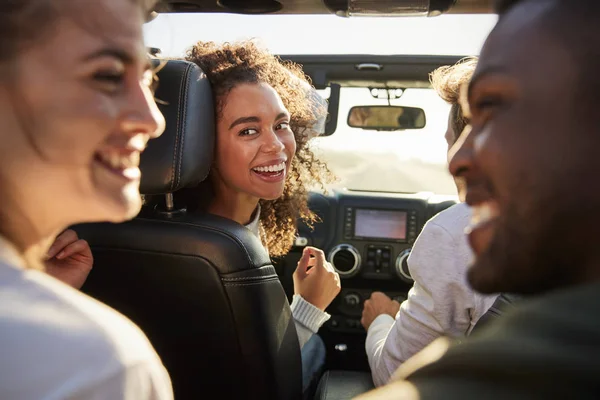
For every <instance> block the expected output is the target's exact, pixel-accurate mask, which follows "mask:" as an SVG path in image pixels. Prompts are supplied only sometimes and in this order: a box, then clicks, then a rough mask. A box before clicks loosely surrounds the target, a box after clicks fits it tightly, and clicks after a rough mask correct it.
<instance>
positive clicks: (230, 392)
mask: <svg viewBox="0 0 600 400" xmlns="http://www.w3.org/2000/svg"><path fill="white" fill-rule="evenodd" d="M159 80H160V86H159V89H158V91H157V93H156V97H157V99H159V100H160V102H159V107H160V108H161V111H162V112H163V114H164V115H165V118H166V120H167V130H166V131H165V133H164V134H163V135H162V136H161V137H160V138H158V139H155V140H153V141H151V142H150V143H149V146H148V149H147V150H146V152H144V154H143V155H142V162H141V169H142V184H141V191H142V193H144V194H146V195H155V196H158V197H159V198H165V199H166V200H167V201H166V202H158V203H164V204H166V206H146V207H144V209H143V210H142V213H141V214H140V215H139V216H138V217H137V218H135V219H134V220H132V221H130V222H127V223H123V224H118V225H115V224H108V223H107V224H87V225H81V226H79V227H76V230H77V231H78V233H79V234H80V236H81V237H82V238H84V239H86V240H87V241H88V242H89V243H90V246H91V247H92V251H93V253H94V258H95V263H94V268H93V270H92V273H91V274H90V276H89V278H88V280H87V282H86V284H85V286H84V288H83V291H85V292H86V293H88V294H89V295H91V296H93V297H95V298H97V299H99V300H100V301H103V302H105V303H106V304H108V305H110V306H112V307H114V308H115V309H117V310H119V311H120V312H122V313H123V314H125V315H127V316H128V317H129V318H130V319H131V320H133V321H134V322H135V323H137V324H138V325H139V326H140V328H141V329H142V330H143V331H144V332H145V333H146V335H147V336H148V338H149V339H150V341H151V342H152V344H153V345H154V347H155V349H156V351H157V352H158V354H159V355H160V357H161V358H162V360H163V362H164V364H165V366H166V368H167V370H168V371H169V374H170V376H171V379H172V382H173V388H174V391H175V397H176V398H177V399H199V398H207V397H214V398H220V399H265V400H267V399H273V400H274V399H277V400H279V399H285V400H288V399H290V400H293V399H300V398H301V396H302V369H301V360H300V348H299V344H298V338H297V336H296V330H295V327H294V323H293V319H292V318H291V312H290V308H289V304H288V300H287V298H286V295H285V293H284V291H283V288H282V287H281V284H280V282H279V279H278V277H277V274H276V273H275V269H274V268H273V266H272V264H271V260H270V259H269V256H268V254H267V253H266V251H265V250H264V248H263V246H262V245H261V243H260V241H259V240H258V239H257V238H256V237H255V236H254V234H252V233H251V232H250V231H249V230H248V229H246V228H245V227H243V226H241V225H239V224H237V223H235V222H233V221H230V220H226V219H223V218H219V217H215V216H210V215H192V214H188V213H186V211H185V209H179V210H178V209H174V208H173V205H172V202H171V200H172V193H173V192H176V191H178V190H180V189H182V188H184V187H186V186H192V185H197V184H198V182H200V181H201V180H203V179H204V178H205V177H206V175H207V173H208V171H209V168H210V165H211V162H212V154H213V147H214V124H213V119H214V114H213V106H212V95H211V90H210V85H209V83H208V81H207V79H206V77H205V75H204V74H203V73H202V71H201V70H200V69H199V68H198V67H197V66H196V65H194V64H192V63H188V62H185V61H175V60H172V61H168V62H167V64H166V65H165V66H164V67H163V68H162V69H161V70H160V72H159Z"/></svg>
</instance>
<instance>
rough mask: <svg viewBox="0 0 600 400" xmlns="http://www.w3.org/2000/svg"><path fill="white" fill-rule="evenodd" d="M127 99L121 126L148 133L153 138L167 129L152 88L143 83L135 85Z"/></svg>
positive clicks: (134, 132) (136, 131)
mask: <svg viewBox="0 0 600 400" xmlns="http://www.w3.org/2000/svg"><path fill="white" fill-rule="evenodd" d="M135 86H136V87H135V88H133V89H132V90H131V92H130V95H129V96H127V98H126V100H125V103H126V105H125V107H126V109H125V111H124V114H123V118H122V122H121V127H122V129H123V130H124V131H126V132H130V133H132V134H140V133H143V134H147V135H149V136H150V138H151V139H154V138H157V137H159V136H160V135H161V134H162V133H163V131H164V130H165V117H164V116H163V115H162V113H161V112H160V110H159V109H158V106H157V105H156V102H155V101H154V96H153V95H152V92H151V91H150V89H149V88H148V87H147V86H145V85H144V84H143V83H141V82H140V83H138V84H137V85H135Z"/></svg>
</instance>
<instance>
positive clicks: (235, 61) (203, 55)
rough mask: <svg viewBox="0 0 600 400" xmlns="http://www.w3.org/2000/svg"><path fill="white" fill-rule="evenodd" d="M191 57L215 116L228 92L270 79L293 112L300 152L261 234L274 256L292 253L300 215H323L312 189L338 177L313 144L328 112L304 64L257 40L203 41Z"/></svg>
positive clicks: (268, 205)
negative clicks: (311, 202) (311, 199)
mask: <svg viewBox="0 0 600 400" xmlns="http://www.w3.org/2000/svg"><path fill="white" fill-rule="evenodd" d="M186 60H187V61H191V62H193V63H195V64H197V65H198V66H199V67H200V68H201V69H202V70H203V71H204V73H205V74H206V76H207V78H208V80H209V82H210V83H211V86H212V89H213V96H214V101H215V114H216V115H215V117H216V118H219V117H220V116H221V113H222V110H223V102H224V100H225V97H226V95H227V94H228V93H229V92H230V91H231V90H232V89H233V88H235V87H236V86H237V85H239V84H243V83H266V84H268V85H270V86H271V87H273V89H275V91H276V92H277V93H278V94H279V96H280V97H281V100H282V101H283V104H284V106H285V107H286V108H287V110H288V111H289V112H290V114H291V120H290V127H291V129H292V131H293V132H294V137H295V140H296V154H295V157H294V158H293V160H292V164H291V170H290V173H289V174H288V176H287V178H286V182H285V185H284V190H283V195H282V196H281V197H279V198H278V199H276V200H263V199H261V200H260V201H259V204H260V206H261V216H260V222H261V237H262V240H263V243H265V246H266V248H267V249H268V251H269V253H270V255H271V256H274V257H280V256H284V255H286V254H287V253H288V252H289V250H290V249H291V247H292V245H293V243H294V238H295V236H296V228H297V227H296V223H297V220H298V218H300V219H301V220H303V221H304V222H305V223H306V224H307V225H308V226H309V227H312V226H313V224H314V223H315V222H317V220H318V218H317V216H316V214H314V213H313V212H312V211H311V210H310V209H309V207H308V192H309V190H310V188H314V187H320V188H322V189H325V183H328V182H329V181H331V179H332V178H333V175H332V174H331V172H330V171H329V169H328V168H327V166H326V164H325V163H324V162H322V161H320V160H318V159H317V158H316V157H315V154H314V153H313V152H312V150H311V149H310V147H309V146H308V143H309V139H310V137H311V136H312V135H311V133H312V129H313V127H314V125H315V124H316V122H317V120H318V119H319V117H320V116H321V115H323V113H325V112H326V110H325V109H324V106H323V105H322V104H320V103H317V102H316V101H315V99H314V97H312V96H311V93H310V90H307V89H311V88H312V85H311V84H310V80H309V78H308V77H307V76H306V75H305V74H304V72H303V71H302V68H301V67H300V66H299V65H297V64H295V63H292V62H287V61H282V60H281V59H280V58H278V57H276V56H274V55H272V54H270V53H269V52H268V51H267V50H265V49H263V48H261V47H260V46H259V45H258V44H257V43H256V42H255V41H253V40H248V41H242V42H237V43H223V44H217V43H214V42H198V43H196V45H194V46H193V47H192V48H191V49H189V50H188V52H187V55H186Z"/></svg>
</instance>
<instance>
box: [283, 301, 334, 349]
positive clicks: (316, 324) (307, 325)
mask: <svg viewBox="0 0 600 400" xmlns="http://www.w3.org/2000/svg"><path fill="white" fill-rule="evenodd" d="M290 308H291V309H292V316H293V317H294V323H295V324H296V333H297V334H298V341H299V342H300V348H302V347H304V344H305V343H306V342H308V340H309V339H310V338H311V337H312V335H313V334H315V333H317V331H318V330H319V328H320V327H321V326H322V325H323V324H324V323H325V321H327V320H328V319H329V318H331V315H329V314H328V313H326V312H325V311H321V310H320V309H318V308H317V307H315V306H313V305H312V304H310V303H309V302H308V301H306V300H304V298H303V297H302V296H300V295H298V294H295V295H294V298H293V299H292V304H291V305H290Z"/></svg>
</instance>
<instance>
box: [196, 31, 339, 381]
mask: <svg viewBox="0 0 600 400" xmlns="http://www.w3.org/2000/svg"><path fill="white" fill-rule="evenodd" d="M186 59H187V60H188V61H191V62H193V63H195V64H197V65H198V66H199V67H200V68H201V69H202V70H203V71H204V72H205V73H206V76H207V78H208V80H209V82H210V83H211V86H212V89H213V96H214V102H215V105H216V107H215V121H216V147H215V157H214V162H213V165H212V168H211V172H210V174H209V177H208V179H207V180H206V181H205V182H204V183H203V184H202V185H201V187H200V188H198V189H191V193H195V194H196V200H192V201H191V202H190V201H189V200H188V205H187V206H188V207H189V204H190V203H191V204H192V205H195V206H196V207H198V208H199V209H200V211H207V212H209V213H211V214H215V215H219V216H221V217H225V218H229V219H231V220H234V221H236V222H238V223H240V224H241V225H245V226H246V227H247V228H248V229H250V230H251V231H252V232H254V234H256V235H257V236H258V237H259V238H260V239H261V241H262V243H263V245H264V246H265V248H266V249H267V251H268V252H269V254H270V255H271V256H275V257H280V256H284V255H285V254H287V253H288V252H289V250H290V249H291V247H292V245H293V242H294V238H295V236H296V224H297V221H298V219H299V218H300V219H301V220H303V221H305V222H306V223H307V224H308V225H311V224H312V223H314V222H315V221H316V216H315V214H313V212H312V211H311V210H310V209H309V208H308V192H309V188H313V187H318V186H321V187H323V185H324V184H325V183H326V182H327V181H328V180H329V179H330V178H331V176H332V175H331V173H330V172H329V170H328V169H327V167H326V165H325V164H324V163H323V162H321V161H319V160H318V159H317V158H316V157H315V155H314V154H313V152H312V151H311V149H310V147H309V145H308V143H309V140H310V138H311V137H314V136H316V134H317V132H316V131H315V130H316V128H315V127H316V125H317V124H318V121H319V120H321V119H322V118H324V116H325V115H326V109H325V106H324V100H322V99H321V100H320V101H319V99H320V97H319V96H318V94H317V93H316V91H315V90H314V88H313V87H312V85H311V84H310V83H309V81H308V79H307V77H306V75H305V74H304V73H303V72H302V69H301V68H300V66H298V65H296V64H294V63H290V62H283V61H281V60H280V59H279V58H278V57H276V56H274V55H272V54H270V53H269V52H268V51H266V50H264V49H262V48H260V47H259V46H258V45H257V44H256V43H255V42H254V41H244V42H239V43H225V44H216V43H213V42H199V43H197V44H196V45H195V46H193V47H192V48H191V49H190V50H189V51H188V53H187V57H186ZM188 192H189V191H188ZM207 194H208V195H207ZM339 291H340V281H339V276H338V274H337V273H336V272H335V271H334V270H333V268H332V267H331V265H330V264H329V263H328V262H327V261H326V260H325V255H324V254H323V252H322V251H321V250H319V249H315V248H311V247H308V248H306V249H305V250H304V253H303V255H302V258H301V259H300V262H299V263H298V268H297V269H296V272H295V273H294V300H293V302H292V305H291V309H292V314H293V316H294V320H295V322H296V330H297V332H298V337H299V340H300V345H301V346H304V344H305V343H307V342H308V340H309V339H310V338H311V337H313V334H314V333H316V332H317V330H318V329H319V327H320V326H321V325H322V324H323V323H324V322H325V321H326V320H327V319H328V318H329V315H328V314H327V313H325V309H326V308H327V306H328V305H329V304H330V303H331V301H333V299H334V298H335V296H336V295H337V294H338V293H339ZM310 343H312V344H311V346H304V347H303V367H304V375H305V378H306V379H305V385H304V386H305V390H306V389H308V388H309V386H310V383H311V382H310V380H311V378H313V379H315V378H316V377H317V375H316V374H315V369H318V367H319V366H321V365H322V363H323V362H324V347H322V349H323V351H322V352H320V355H319V357H321V360H315V359H314V357H313V359H312V360H307V359H306V357H305V351H304V350H306V349H307V348H311V347H313V346H314V345H315V343H316V345H317V346H319V345H320V346H322V342H319V341H318V337H314V340H311V342H310ZM308 353H311V354H313V355H314V354H315V351H314V349H311V350H310V351H308Z"/></svg>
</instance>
